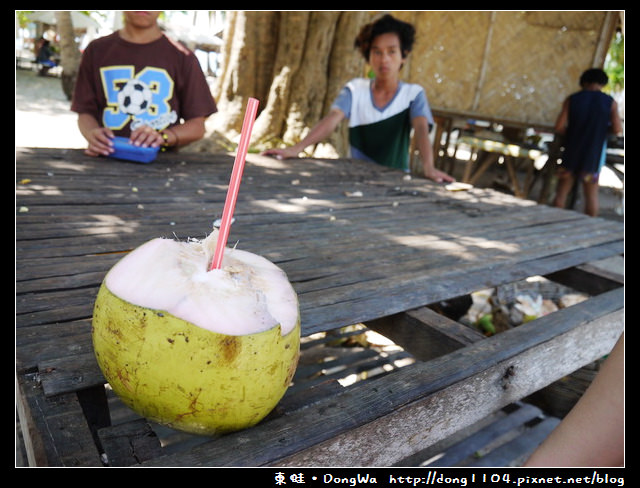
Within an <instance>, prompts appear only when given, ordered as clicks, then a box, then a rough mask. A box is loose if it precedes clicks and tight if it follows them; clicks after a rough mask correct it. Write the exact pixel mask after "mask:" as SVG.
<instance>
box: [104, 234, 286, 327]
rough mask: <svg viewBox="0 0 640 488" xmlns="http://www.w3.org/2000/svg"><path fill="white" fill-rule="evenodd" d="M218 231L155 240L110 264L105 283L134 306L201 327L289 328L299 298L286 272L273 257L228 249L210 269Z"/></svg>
mask: <svg viewBox="0 0 640 488" xmlns="http://www.w3.org/2000/svg"><path fill="white" fill-rule="evenodd" d="M217 237H218V232H217V231H214V232H213V233H212V234H210V235H209V236H208V237H207V238H206V239H204V240H202V241H198V240H190V241H187V242H180V241H175V240H172V239H164V238H156V239H152V240H150V241H148V242H146V243H145V244H143V245H141V246H140V247H138V248H136V249H134V250H133V251H132V252H130V253H129V254H128V255H127V256H125V257H124V258H123V259H121V260H120V261H119V262H118V263H116V265H115V266H114V267H113V268H111V270H110V271H109V273H108V274H107V276H106V278H105V284H106V286H107V288H108V289H109V290H110V291H111V292H112V293H113V294H114V295H116V296H118V297H120V298H122V299H123V300H126V301H127V302H129V303H132V304H133V305H138V306H141V307H146V308H150V309H154V310H163V311H166V312H168V313H170V314H172V315H174V316H175V317H178V318H180V319H183V320H186V321H188V322H190V323H192V324H194V325H196V326H198V327H201V328H203V329H207V330H210V331H213V332H217V333H220V334H227V335H235V336H242V335H247V334H255V333H258V332H263V331H266V330H269V329H272V328H273V327H276V326H277V325H280V328H281V334H282V335H283V336H284V335H287V334H288V333H289V332H291V331H292V330H293V329H294V328H295V326H296V325H297V321H298V299H297V295H296V293H295V291H294V290H293V287H292V286H291V284H290V282H289V280H288V278H287V276H286V274H285V273H284V271H282V269H280V268H279V267H278V266H276V265H275V264H273V263H272V262H271V261H269V260H267V259H265V258H263V257H261V256H259V255H257V254H253V253H250V252H247V251H242V250H238V249H232V248H226V249H225V250H224V254H223V260H222V265H221V267H220V269H213V270H210V269H209V268H210V264H211V261H212V259H213V254H214V251H215V247H216V242H217Z"/></svg>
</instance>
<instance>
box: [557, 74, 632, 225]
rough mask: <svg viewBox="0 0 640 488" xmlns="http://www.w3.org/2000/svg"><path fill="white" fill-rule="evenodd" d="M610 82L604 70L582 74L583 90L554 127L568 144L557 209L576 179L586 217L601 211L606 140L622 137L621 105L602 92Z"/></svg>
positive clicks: (572, 98) (569, 99) (568, 101)
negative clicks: (601, 180)
mask: <svg viewBox="0 0 640 488" xmlns="http://www.w3.org/2000/svg"><path fill="white" fill-rule="evenodd" d="M608 82H609V77H608V76H607V74H606V73H605V72H604V71H603V70H601V69H598V68H592V69H588V70H586V71H585V72H584V73H582V75H581V76H580V86H581V87H582V89H581V90H580V91H578V92H575V93H573V94H571V95H569V96H568V97H567V98H566V99H565V101H564V103H563V105H562V110H561V111H560V114H559V115H558V119H557V120H556V125H555V131H556V133H558V134H561V135H564V137H565V140H564V153H563V155H562V163H561V164H560V168H559V170H558V185H557V188H556V196H555V199H554V205H555V206H556V207H560V208H564V206H565V202H566V200H567V196H568V195H569V192H570V191H571V189H572V188H573V183H574V181H576V179H577V180H578V181H582V188H583V191H584V198H585V213H586V214H587V215H590V216H592V217H595V216H596V215H598V210H599V199H598V188H599V183H598V178H599V176H600V170H601V169H602V166H603V165H604V163H605V160H606V156H607V137H608V135H609V134H610V133H613V134H621V133H622V123H621V121H620V115H619V114H618V104H617V103H616V101H615V100H614V99H613V98H612V97H610V96H609V95H607V94H606V93H603V92H602V89H603V88H604V87H605V86H606V84H607V83H608Z"/></svg>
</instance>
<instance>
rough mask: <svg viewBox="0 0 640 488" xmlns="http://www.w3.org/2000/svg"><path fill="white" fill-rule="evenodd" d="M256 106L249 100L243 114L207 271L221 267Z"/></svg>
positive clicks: (253, 99) (254, 101)
mask: <svg viewBox="0 0 640 488" xmlns="http://www.w3.org/2000/svg"><path fill="white" fill-rule="evenodd" d="M258 104H259V102H258V100H256V99H255V98H249V101H248V103H247V110H246V112H245V114H244V121H243V122H242V132H240V142H239V144H238V151H237V152H236V160H235V162H234V163H233V171H232V172H231V180H230V181H229V189H228V190H227V199H226V200H225V202H224V210H223V212H222V223H221V224H220V233H219V234H218V242H217V243H216V252H215V254H214V255H213V261H212V262H211V268H210V269H209V270H212V269H220V267H221V266H222V255H223V254H224V248H225V246H226V245H227V239H228V238H229V230H230V228H231V219H232V217H233V211H234V209H235V207H236V200H237V198H238V190H239V189H240V180H241V179H242V173H243V171H244V162H245V159H246V157H247V151H248V150H249V140H250V139H251V130H252V129H253V123H254V122H255V120H256V114H257V113H258Z"/></svg>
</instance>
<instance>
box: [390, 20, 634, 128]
mask: <svg viewBox="0 0 640 488" xmlns="http://www.w3.org/2000/svg"><path fill="white" fill-rule="evenodd" d="M393 15H394V16H397V17H399V18H402V19H404V20H407V21H409V22H411V23H413V24H414V25H415V26H416V27H417V30H418V36H417V39H416V45H415V46H414V50H413V52H412V54H411V56H410V59H409V63H408V65H407V67H406V69H407V71H406V72H405V73H404V75H405V78H407V79H408V80H409V81H414V82H417V83H420V84H422V85H423V86H424V87H425V89H426V91H427V96H428V98H429V102H430V104H431V106H432V108H433V109H434V110H435V111H438V110H443V111H453V112H460V113H462V114H463V115H469V114H471V115H472V114H474V113H475V114H479V115H481V116H483V117H490V118H495V119H508V120H513V121H517V122H519V123H524V124H530V125H532V126H549V125H552V124H553V122H554V120H555V117H556V116H557V113H558V111H559V109H560V105H561V103H562V101H563V99H564V98H565V97H566V96H567V95H568V94H569V93H571V92H573V91H576V90H578V89H579V85H578V79H579V77H580V74H581V73H582V72H583V71H584V70H585V69H587V68H591V67H602V66H603V63H604V59H605V56H606V52H607V49H608V47H609V44H610V42H611V39H612V36H613V34H614V32H615V28H616V27H617V26H618V25H619V23H620V22H621V19H622V16H621V13H620V12H614V11H530V12H525V11H409V12H408V11H401V12H393ZM467 113H469V114H467Z"/></svg>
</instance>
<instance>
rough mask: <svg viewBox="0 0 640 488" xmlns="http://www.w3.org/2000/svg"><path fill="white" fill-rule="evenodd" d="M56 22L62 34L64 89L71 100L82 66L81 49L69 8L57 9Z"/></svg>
mask: <svg viewBox="0 0 640 488" xmlns="http://www.w3.org/2000/svg"><path fill="white" fill-rule="evenodd" d="M55 15H56V23H57V30H58V34H59V35H60V64H61V65H62V91H63V92H64V94H65V95H66V96H67V99H69V100H71V97H72V96H73V87H74V86H75V84H76V77H77V75H78V67H79V66H80V51H79V50H78V46H77V45H76V41H75V39H74V34H73V23H72V21H71V12H70V11H69V10H65V11H57V12H55Z"/></svg>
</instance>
